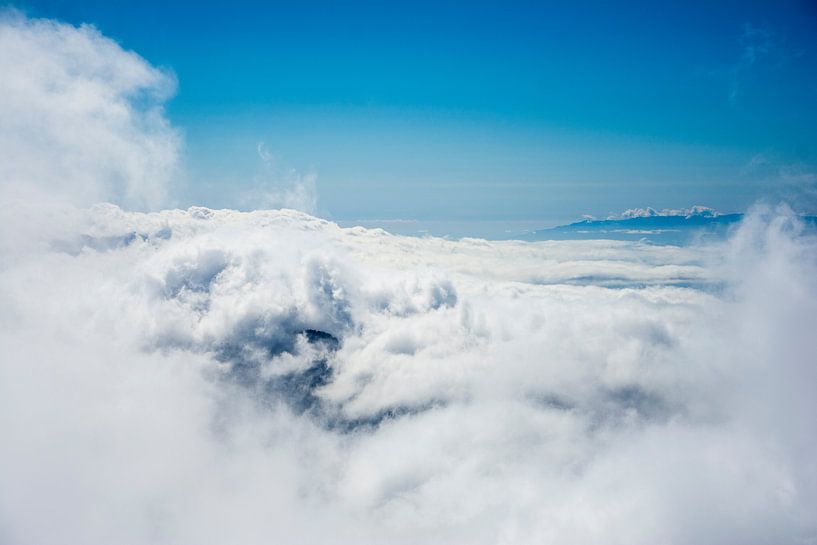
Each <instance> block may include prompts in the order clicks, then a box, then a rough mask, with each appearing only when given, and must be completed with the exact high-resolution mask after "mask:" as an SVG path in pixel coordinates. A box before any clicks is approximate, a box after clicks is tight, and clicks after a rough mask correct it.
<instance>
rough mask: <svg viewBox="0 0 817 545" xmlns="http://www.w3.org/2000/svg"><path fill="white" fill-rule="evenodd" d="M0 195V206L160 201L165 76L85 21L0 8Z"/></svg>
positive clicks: (168, 84)
mask: <svg viewBox="0 0 817 545" xmlns="http://www.w3.org/2000/svg"><path fill="white" fill-rule="evenodd" d="M0 73H2V74H3V77H2V78H0V96H2V97H3V99H2V101H0V195H2V198H3V201H4V202H5V203H9V202H15V203H21V202H22V203H30V202H36V203H38V204H39V203H43V202H48V203H53V202H68V203H73V204H77V205H82V206H87V205H90V204H93V203H95V202H99V201H110V202H116V203H119V204H122V205H126V206H128V207H129V208H137V209H145V208H157V207H159V206H161V205H162V204H166V198H167V190H168V184H169V183H170V180H171V177H172V175H173V173H174V169H175V165H176V160H177V156H178V152H179V146H180V139H179V135H178V133H177V131H175V130H174V129H173V128H172V127H171V126H170V125H169V123H168V122H167V120H166V118H165V117H164V114H163V110H162V104H163V102H164V101H165V100H166V99H167V98H169V97H170V96H171V95H172V94H173V93H174V91H175V87H176V82H175V78H174V77H173V75H172V74H170V73H168V72H166V71H163V70H159V69H157V68H154V67H153V66H151V65H150V64H149V63H148V62H147V61H145V60H144V59H142V58H141V57H139V56H138V55H137V54H135V53H133V52H130V51H125V50H123V49H122V48H121V47H120V46H119V45H118V44H117V43H116V42H114V41H113V40H111V39H109V38H106V37H105V36H103V35H102V34H100V33H99V31H97V30H96V29H95V28H94V27H92V26H89V25H82V26H80V27H74V26H71V25H66V24H62V23H58V22H55V21H50V20H42V19H28V18H26V17H24V16H23V15H21V14H19V13H17V12H14V11H8V10H7V11H2V12H0Z"/></svg>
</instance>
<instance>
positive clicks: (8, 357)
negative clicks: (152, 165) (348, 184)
mask: <svg viewBox="0 0 817 545" xmlns="http://www.w3.org/2000/svg"><path fill="white" fill-rule="evenodd" d="M76 213H77V217H75V218H74V219H73V222H72V223H73V224H74V225H76V226H77V227H76V228H75V229H73V230H70V231H62V232H60V233H59V234H58V235H56V236H54V237H53V238H52V239H51V240H49V244H48V245H46V246H45V247H46V249H44V250H42V251H38V252H26V253H23V254H17V255H15V256H12V257H13V259H11V260H9V261H6V264H5V265H4V268H3V270H2V273H0V287H1V288H2V289H1V290H0V298H1V299H2V301H3V305H2V308H3V310H2V313H1V314H0V320H2V322H3V328H2V333H0V347H1V348H2V364H0V373H2V376H1V377H0V422H2V429H3V435H4V440H3V442H2V446H0V462H1V463H0V482H2V484H3V486H1V487H0V490H2V493H0V517H2V518H0V528H2V541H4V542H13V543H49V544H54V543H77V542H82V543H110V542H129V543H134V542H145V543H147V542H150V543H223V542H225V541H230V542H240V543H266V542H270V541H283V542H288V543H361V542H372V543H382V542H384V541H389V542H405V543H422V542H440V541H445V542H449V543H594V542H598V543H611V542H613V543H617V542H620V543H625V542H626V543H655V542H668V543H700V542H708V543H712V542H715V543H717V542H720V543H734V542H741V543H764V542H771V541H774V542H777V543H804V542H808V541H809V540H810V539H813V538H814V537H815V536H816V535H817V523H816V521H815V517H814V513H815V512H817V496H815V494H817V480H816V479H817V477H816V475H817V474H815V465H814V464H815V463H814V459H813V453H814V452H815V448H817V444H815V443H817V429H815V423H814V420H813V418H811V415H813V414H817V412H816V411H817V401H815V397H814V384H817V382H815V379H817V376H815V375H816V374H817V373H815V358H814V354H815V348H817V340H815V337H814V335H813V331H812V329H813V327H812V326H813V316H814V315H815V312H817V285H815V283H817V281H815V278H817V274H815V273H817V266H815V265H816V264H815V256H817V251H815V250H817V246H816V245H815V241H814V240H813V239H810V238H808V237H803V236H798V235H797V233H796V231H797V221H798V220H797V218H796V217H794V216H793V215H790V214H786V213H785V212H784V211H769V210H766V211H758V212H756V213H755V214H754V215H752V216H750V217H749V218H748V219H747V220H745V222H744V224H743V225H742V226H741V227H740V229H739V230H738V231H737V232H736V233H735V235H734V236H733V238H732V239H731V240H730V241H729V242H727V243H725V244H724V245H722V246H719V247H717V248H715V247H710V248H677V247H666V246H665V247H656V246H651V245H644V244H639V243H616V242H612V241H604V242H600V241H599V242H597V241H586V242H585V241H582V242H576V241H571V242H545V243H521V242H492V243H488V242H485V241H481V240H463V241H458V242H455V241H449V240H442V239H433V238H427V239H417V238H404V237H396V236H392V235H389V234H387V233H385V232H383V231H378V230H364V229H360V228H357V229H341V228H339V227H337V226H336V225H334V224H332V223H328V222H325V221H322V220H319V219H316V218H313V217H310V216H306V215H303V214H300V213H297V212H291V211H270V212H253V213H238V212H232V211H211V210H207V209H196V208H194V209H190V210H188V211H179V210H176V211H164V212H158V213H152V214H140V213H129V212H124V211H122V210H121V209H119V208H117V207H114V206H110V205H106V206H97V207H93V208H91V209H87V210H84V211H77V212H76ZM613 280H614V281H615V287H605V283H607V282H608V281H613ZM45 521H47V523H46V522H45Z"/></svg>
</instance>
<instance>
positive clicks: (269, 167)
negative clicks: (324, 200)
mask: <svg viewBox="0 0 817 545" xmlns="http://www.w3.org/2000/svg"><path fill="white" fill-rule="evenodd" d="M256 153H257V155H258V159H259V160H260V161H261V170H260V172H259V173H258V174H257V175H256V176H255V177H254V178H253V183H252V186H251V187H250V188H249V189H248V190H246V191H244V192H243V193H242V196H241V199H240V202H241V203H242V204H243V205H245V206H247V207H250V208H255V209H274V208H291V209H293V210H299V211H301V212H307V213H315V210H316V207H317V203H318V193H317V185H316V183H317V179H318V176H317V174H316V173H314V172H308V173H306V174H302V173H300V172H298V171H297V170H295V169H293V168H285V167H282V166H281V165H280V161H279V159H278V158H277V157H276V156H275V155H274V154H273V153H272V152H270V150H269V149H268V148H267V146H266V144H264V142H258V144H257V145H256Z"/></svg>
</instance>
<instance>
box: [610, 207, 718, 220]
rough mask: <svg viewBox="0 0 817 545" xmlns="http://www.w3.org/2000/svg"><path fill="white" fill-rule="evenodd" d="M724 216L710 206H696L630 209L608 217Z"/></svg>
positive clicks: (615, 218)
mask: <svg viewBox="0 0 817 545" xmlns="http://www.w3.org/2000/svg"><path fill="white" fill-rule="evenodd" d="M720 215H722V214H721V213H720V212H718V211H717V210H715V209H714V208H710V207H708V206H701V205H699V204H696V205H694V206H691V207H690V208H677V209H676V208H664V209H662V210H660V211H659V210H656V209H655V208H652V207H649V206H648V207H646V208H630V209H628V210H625V211H624V212H622V213H621V214H613V215H610V216H608V217H607V219H608V220H626V219H633V218H652V217H656V216H683V217H686V218H691V217H693V216H700V217H705V218H715V217H717V216H720Z"/></svg>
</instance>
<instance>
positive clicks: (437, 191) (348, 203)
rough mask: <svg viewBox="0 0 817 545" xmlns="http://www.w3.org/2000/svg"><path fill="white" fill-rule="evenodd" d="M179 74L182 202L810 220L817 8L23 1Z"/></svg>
mask: <svg viewBox="0 0 817 545" xmlns="http://www.w3.org/2000/svg"><path fill="white" fill-rule="evenodd" d="M12 5H13V7H15V8H17V9H19V10H21V11H22V12H23V13H25V14H27V15H28V16H30V17H45V18H55V19H58V20H61V21H64V22H67V23H71V24H74V25H78V24H81V23H89V24H92V25H94V26H95V27H96V28H97V29H98V30H99V31H100V32H101V33H102V34H104V35H105V36H108V37H110V38H112V39H114V40H116V41H117V42H118V43H119V44H120V45H121V46H122V47H123V48H125V49H127V50H133V51H135V52H136V53H138V54H139V55H141V56H142V57H144V58H145V59H146V60H147V61H148V62H149V63H151V64H152V65H154V66H159V67H161V68H162V69H164V70H166V71H170V72H172V73H173V74H174V75H175V79H176V82H177V89H176V94H175V96H174V97H172V98H171V99H170V100H169V101H168V102H167V104H166V115H167V117H168V119H169V121H170V122H171V123H172V124H173V125H174V126H175V127H177V128H178V129H179V130H180V131H181V133H182V135H183V141H184V144H183V146H182V159H183V161H182V162H183V169H182V172H181V173H180V174H179V176H178V181H177V182H178V184H177V185H178V189H177V191H176V192H175V195H174V197H175V200H174V204H176V205H178V206H189V205H191V204H199V205H205V206H210V207H215V208H223V207H230V208H238V209H243V210H247V209H253V208H265V207H280V206H291V207H296V208H300V209H304V210H307V211H309V212H312V213H316V214H318V215H320V216H321V217H327V218H331V219H335V220H340V221H355V220H387V219H388V220H426V221H431V222H433V221H438V222H439V221H442V222H451V221H462V222H469V221H470V222H474V221H476V222H479V221H489V220H494V221H496V220H501V221H517V222H529V223H531V224H537V223H540V224H542V226H547V225H551V224H554V223H559V222H564V221H568V220H574V219H577V218H579V217H581V216H582V215H583V214H591V215H596V216H600V217H604V216H606V215H607V214H610V213H614V212H620V211H621V210H624V209H627V208H632V207H643V206H653V207H656V208H679V207H688V206H691V205H695V204H698V205H705V206H712V207H714V208H716V209H719V210H722V211H724V212H739V211H743V210H745V209H746V208H747V207H749V206H750V205H751V204H752V203H753V202H755V201H756V200H758V199H768V200H771V201H773V202H774V201H777V200H781V199H783V200H786V201H788V202H789V203H790V204H791V205H792V206H793V207H794V208H795V209H797V210H798V211H800V212H813V211H814V210H815V205H817V202H815V199H814V198H813V193H814V186H815V172H817V168H815V165H817V131H814V130H813V127H814V126H815V124H817V8H815V7H814V6H813V5H811V4H810V3H809V2H797V1H782V2H725V3H710V2H705V3H704V2H702V3H694V2H693V3H690V2H624V3H609V2H540V3H524V2H523V3H507V2H502V3H499V2H495V3H483V2H480V3H474V2H468V3H465V2H462V3H458V2H431V3H424V2H412V3H411V4H410V5H408V4H407V5H399V6H398V5H391V4H386V3H382V2H371V3H358V2H352V3H332V2H328V3H321V2H297V3H294V2H290V3H281V2H264V3H261V2H257V3H256V2H232V3H230V4H229V5H218V4H215V3H200V2H195V3H193V2H173V3H167V2H150V1H140V2H130V1H106V2H96V1H85V2H62V1H54V2H41V1H33V2H15V3H13V4H12Z"/></svg>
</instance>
